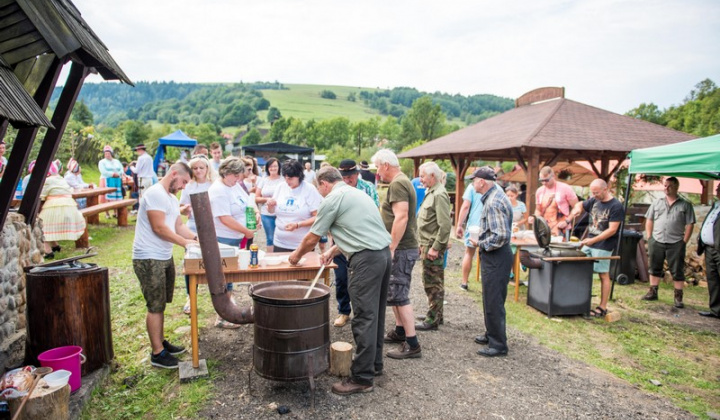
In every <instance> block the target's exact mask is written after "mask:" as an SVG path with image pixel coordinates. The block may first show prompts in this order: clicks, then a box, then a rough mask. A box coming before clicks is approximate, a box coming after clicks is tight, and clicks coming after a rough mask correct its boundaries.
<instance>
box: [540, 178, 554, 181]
mask: <svg viewBox="0 0 720 420" xmlns="http://www.w3.org/2000/svg"><path fill="white" fill-rule="evenodd" d="M551 179H552V178H540V179H539V181H540V182H548V181H550V180H551Z"/></svg>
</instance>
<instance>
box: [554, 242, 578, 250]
mask: <svg viewBox="0 0 720 420" xmlns="http://www.w3.org/2000/svg"><path fill="white" fill-rule="evenodd" d="M580 247H582V245H580V242H558V243H551V244H550V248H558V249H579V248H580Z"/></svg>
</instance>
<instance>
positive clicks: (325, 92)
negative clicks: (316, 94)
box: [320, 89, 337, 99]
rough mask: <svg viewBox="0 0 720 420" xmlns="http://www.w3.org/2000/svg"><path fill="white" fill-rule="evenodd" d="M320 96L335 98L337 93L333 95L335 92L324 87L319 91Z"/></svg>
mask: <svg viewBox="0 0 720 420" xmlns="http://www.w3.org/2000/svg"><path fill="white" fill-rule="evenodd" d="M320 97H321V98H323V99H336V98H337V95H335V92H333V91H332V90H327V89H325V90H323V91H322V92H320Z"/></svg>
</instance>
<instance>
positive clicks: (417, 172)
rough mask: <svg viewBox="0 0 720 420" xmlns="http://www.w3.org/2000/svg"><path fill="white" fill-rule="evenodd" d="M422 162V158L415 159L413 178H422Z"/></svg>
mask: <svg viewBox="0 0 720 420" xmlns="http://www.w3.org/2000/svg"><path fill="white" fill-rule="evenodd" d="M421 164H422V162H420V158H413V178H417V177H419V176H420V165H421Z"/></svg>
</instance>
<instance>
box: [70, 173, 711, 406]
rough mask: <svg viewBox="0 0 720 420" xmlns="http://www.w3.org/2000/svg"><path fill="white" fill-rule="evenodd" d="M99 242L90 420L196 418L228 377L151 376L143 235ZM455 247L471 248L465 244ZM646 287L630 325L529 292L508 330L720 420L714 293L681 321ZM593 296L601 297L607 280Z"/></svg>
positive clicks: (453, 274) (172, 330) (98, 235)
mask: <svg viewBox="0 0 720 420" xmlns="http://www.w3.org/2000/svg"><path fill="white" fill-rule="evenodd" d="M88 172H91V171H88ZM88 175H89V174H88ZM88 179H89V177H88ZM134 221H135V218H134V217H130V222H131V224H132V225H134ZM90 235H91V237H92V240H91V242H90V243H91V245H92V246H95V247H96V248H97V249H96V250H97V252H98V254H99V255H98V256H97V257H93V258H91V259H88V261H91V262H95V263H97V264H98V265H100V266H104V267H109V269H110V300H111V306H112V307H111V316H112V332H113V343H114V350H115V364H114V367H113V370H112V373H111V375H110V376H109V378H108V379H107V380H106V382H105V383H104V384H103V385H102V387H101V388H100V389H98V390H96V391H95V393H94V395H93V398H92V400H91V401H90V403H89V404H88V405H87V407H86V408H85V410H84V412H83V417H82V418H83V419H86V420H88V419H135V418H143V419H174V418H194V417H195V416H196V414H197V412H198V411H199V410H200V409H202V408H203V407H205V406H206V405H207V404H209V403H211V401H213V399H214V398H215V397H216V396H215V395H214V387H213V382H214V381H216V380H222V376H223V373H222V372H218V371H217V369H213V367H214V366H216V362H215V361H214V360H212V359H208V360H207V362H208V364H209V371H210V374H211V377H210V378H207V379H201V380H197V381H194V382H191V383H187V384H182V385H181V384H180V383H179V379H178V375H177V372H176V371H165V370H159V369H154V368H152V367H151V366H150V364H149V361H148V357H149V352H150V348H149V342H148V338H147V334H146V330H145V305H144V300H143V297H142V294H141V292H140V288H139V286H138V283H137V279H136V278H135V275H134V273H133V270H132V262H131V252H132V240H133V236H134V227H133V226H130V227H127V228H118V227H117V226H115V221H114V219H109V220H107V219H105V216H104V215H101V225H99V226H91V228H90ZM61 245H62V247H63V251H62V252H61V253H60V255H58V257H59V258H64V257H67V256H70V255H71V254H77V253H79V251H75V250H74V246H73V243H72V242H62V243H61ZM453 245H454V246H461V245H460V243H458V242H455V243H454V244H453ZM174 256H175V261H176V263H177V265H178V273H179V272H180V270H179V263H180V261H181V258H182V250H181V249H180V248H178V247H175V251H174ZM524 276H525V275H523V277H524ZM459 281H460V272H459V268H458V269H457V270H448V271H447V272H446V284H447V285H448V287H455V285H456V284H458V283H459ZM203 287H205V286H201V291H200V293H201V294H202V293H203V292H204V291H203V290H202V288H203ZM646 287H647V286H646V285H643V284H633V285H628V286H617V287H616V288H615V300H614V301H613V302H611V303H610V309H611V310H616V311H620V312H621V314H622V319H621V320H620V321H618V322H614V323H607V322H604V321H601V320H585V319H583V318H581V317H558V318H552V319H549V318H547V317H546V316H545V315H544V314H542V313H540V312H538V311H536V310H535V309H533V308H531V307H529V306H527V305H526V303H525V302H526V292H527V288H524V287H523V288H521V295H520V300H519V302H517V303H516V302H514V301H513V298H512V297H513V295H514V288H513V287H512V286H511V287H510V289H509V290H508V301H507V304H506V308H507V314H508V315H507V317H508V318H507V321H508V325H509V326H510V327H511V328H514V329H517V330H519V331H521V332H523V333H524V334H527V335H529V336H532V337H534V338H535V339H536V340H537V341H538V342H539V344H541V345H543V346H546V347H549V348H551V349H554V350H556V351H558V352H559V353H562V354H564V355H566V356H568V357H570V358H573V359H577V360H580V361H582V362H584V363H587V364H589V365H591V366H595V367H596V368H598V369H600V370H603V371H606V372H609V373H610V374H612V375H614V376H616V377H618V378H620V379H623V380H625V381H627V382H629V383H631V384H634V385H636V386H637V387H638V388H640V389H643V390H645V391H647V392H650V393H653V394H656V395H658V396H659V397H661V398H667V399H669V400H670V401H672V402H673V403H674V404H676V405H677V406H679V407H682V408H683V409H686V410H688V411H689V412H691V413H692V414H694V415H696V416H698V417H700V418H708V415H707V413H708V412H720V380H719V377H718V372H720V340H718V339H717V334H716V333H714V332H712V331H709V330H708V329H707V326H705V327H703V326H702V324H700V325H697V324H692V322H690V321H692V318H691V317H692V316H693V315H691V314H692V313H693V312H694V311H697V310H702V309H704V308H705V306H706V305H707V289H706V288H703V287H688V288H686V291H685V303H686V309H684V310H680V311H678V312H671V306H672V300H673V295H672V290H671V286H670V285H664V284H663V285H662V286H661V290H660V300H659V301H657V302H644V301H641V300H640V299H639V298H640V296H642V295H643V294H644V293H645V291H646ZM479 288H480V286H479V284H478V283H476V282H475V268H474V267H473V271H471V277H470V289H471V292H470V293H471V295H472V296H473V297H474V298H475V299H476V300H477V302H478V305H480V294H479V292H478V289H479ZM184 294H185V290H184V284H183V281H182V277H179V276H178V278H177V281H176V288H175V299H174V302H173V303H171V304H170V305H169V306H168V308H167V310H166V312H165V315H166V328H165V331H166V334H167V335H168V338H169V339H170V340H171V341H176V342H181V343H189V341H190V340H189V331H188V328H187V327H188V318H187V316H186V315H184V314H182V313H181V308H182V306H183V304H184V302H185V299H184ZM593 294H595V295H598V294H599V282H598V281H597V280H595V284H594V290H593ZM198 305H199V307H200V311H199V322H200V326H201V327H202V326H204V325H208V323H210V322H212V320H213V319H214V313H215V312H214V310H213V308H212V303H211V302H210V299H200V300H198ZM667 313H670V314H671V315H670V317H671V318H672V319H674V318H673V315H678V316H679V317H687V318H685V319H684V321H685V322H684V323H682V322H671V321H669V320H668V317H667V315H666V314H667ZM678 321H683V319H679V320H678ZM181 327H184V328H181ZM185 359H186V360H188V359H189V357H188V356H186V357H185ZM650 379H656V380H658V381H660V382H661V383H662V386H660V387H656V386H654V385H652V384H651V383H650Z"/></svg>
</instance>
